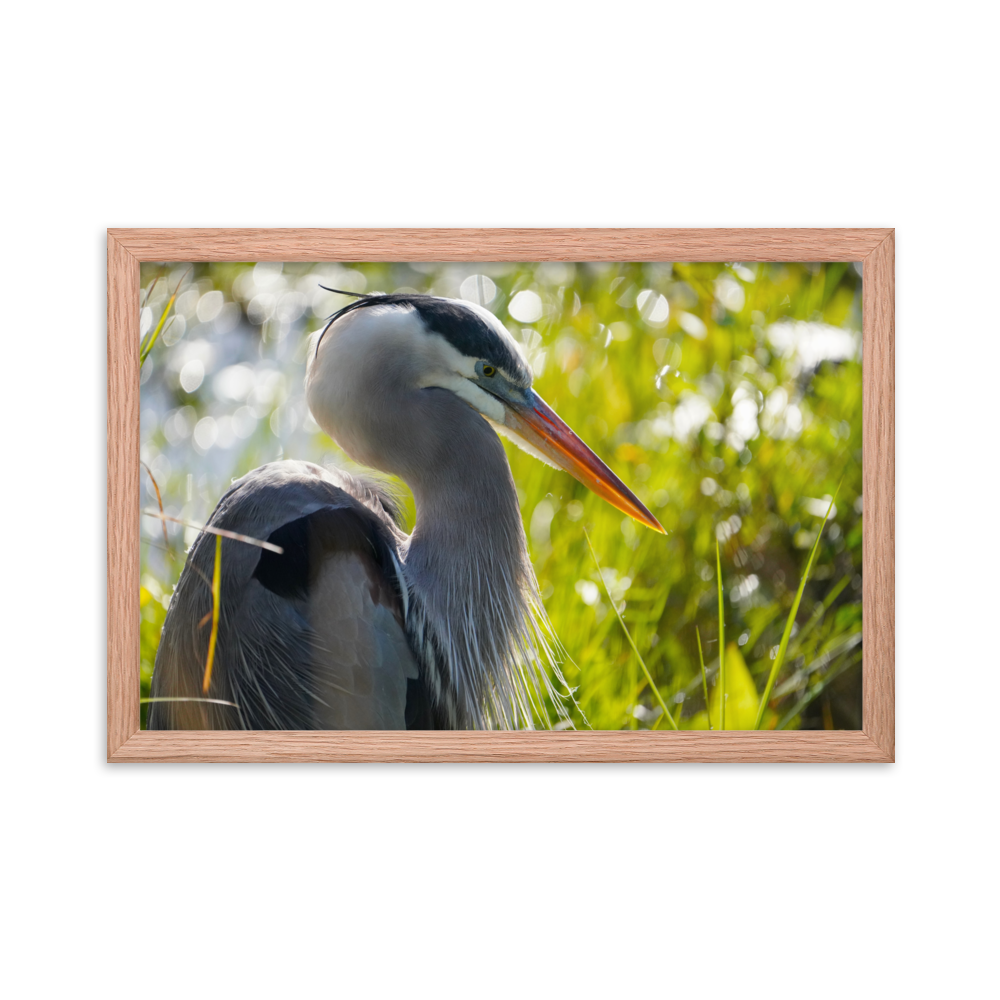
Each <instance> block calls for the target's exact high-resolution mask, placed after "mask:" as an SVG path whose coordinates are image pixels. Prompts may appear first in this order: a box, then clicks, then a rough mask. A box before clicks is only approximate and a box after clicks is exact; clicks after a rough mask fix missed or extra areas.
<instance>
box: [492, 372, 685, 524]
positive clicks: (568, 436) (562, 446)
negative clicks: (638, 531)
mask: <svg viewBox="0 0 1000 1000" xmlns="http://www.w3.org/2000/svg"><path fill="white" fill-rule="evenodd" d="M504 411H505V419H504V424H505V426H506V427H508V428H509V429H510V430H511V431H512V432H513V433H514V434H517V435H518V436H519V437H521V438H523V439H524V440H525V441H526V442H527V443H528V444H530V445H531V446H532V447H533V448H536V449H537V450H538V451H540V452H541V453H542V454H543V455H545V456H546V457H548V458H549V459H551V460H552V462H553V463H554V464H555V465H557V466H558V467H559V468H560V469H564V470H565V471H566V472H568V473H569V474H570V475H571V476H573V478H574V479H578V480H579V481H580V482H581V483H583V485H584V486H586V487H587V489H589V490H591V491H592V492H594V493H596V494H597V495H598V496H599V497H600V498H601V499H602V500H607V502H608V503H609V504H611V506H612V507H617V508H618V510H620V511H622V512H624V513H625V514H628V515H629V517H634V518H635V519H636V520H637V521H639V522H640V523H642V524H644V525H646V527H648V528H652V529H653V530H654V531H659V532H661V533H662V534H664V535H665V534H666V532H665V531H664V530H663V526H662V525H661V524H660V522H659V521H657V520H656V518H655V517H653V515H652V514H651V513H650V512H649V511H648V510H647V509H646V507H645V506H644V505H643V504H642V502H641V501H640V500H639V498H638V497H637V496H636V495H635V494H634V493H633V492H632V491H631V490H630V489H629V488H628V487H627V486H626V485H625V484H624V483H623V482H622V481H621V480H620V479H619V478H618V477H617V476H616V475H615V474H614V473H613V472H612V471H611V470H610V469H609V468H608V467H607V466H606V465H605V464H604V463H603V462H602V461H601V460H600V459H599V458H598V457H597V456H596V455H595V454H594V453H593V452H592V451H591V450H590V449H589V448H588V447H587V446H586V445H585V444H584V443H583V441H581V440H580V438H579V437H577V436H576V434H574V433H573V431H572V430H571V429H570V427H569V425H568V424H567V423H566V422H565V421H564V420H563V419H562V418H561V417H560V416H559V415H558V414H557V413H556V411H555V410H553V409H552V407H551V406H549V404H548V403H546V402H545V400H544V399H542V398H541V396H539V395H538V393H536V392H534V391H533V390H530V389H529V390H528V398H527V401H526V402H525V403H521V404H513V403H511V402H507V404H506V406H505V407H504Z"/></svg>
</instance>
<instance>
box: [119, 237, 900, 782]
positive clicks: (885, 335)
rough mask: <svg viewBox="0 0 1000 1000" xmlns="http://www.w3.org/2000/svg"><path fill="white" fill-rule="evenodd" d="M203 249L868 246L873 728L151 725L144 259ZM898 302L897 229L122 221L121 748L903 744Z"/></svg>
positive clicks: (690, 756)
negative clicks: (142, 474)
mask: <svg viewBox="0 0 1000 1000" xmlns="http://www.w3.org/2000/svg"><path fill="white" fill-rule="evenodd" d="M188 260H193V261H216V260H231V261H259V260H280V261H376V260H382V261H418V260H423V261H462V260H467V261H500V260H510V261H540V260H560V261H588V260H589V261H608V260H622V261H626V260H628V261H658V260H659V261H675V260H683V261H689V260H691V261H731V260H739V261H843V260H850V261H856V260H860V261H863V263H864V277H863V281H864V292H863V301H864V311H863V345H864V346H863V368H862V379H863V394H864V404H863V421H864V430H863V437H864V444H863V468H862V482H863V495H864V502H865V512H864V526H863V532H864V534H863V541H862V544H863V554H862V561H863V574H862V576H863V597H862V602H863V619H862V627H863V633H864V641H863V667H862V684H863V694H862V696H863V710H862V728H861V730H859V731H850V730H837V731H833V732H829V731H822V732H820V731H805V732H746V731H727V732H712V731H708V732H705V731H698V732H694V731H685V732H650V731H629V732H607V731H602V732H556V733H553V732H487V733H480V732H359V731H351V732H328V731H317V732H279V731H266V732H148V731H141V730H140V729H139V615H138V608H139V518H138V515H137V513H136V498H137V497H138V495H139V462H138V456H139V309H138V305H139V265H140V263H142V262H144V261H188ZM894 313H895V231H894V230H892V229H109V230H108V760H109V761H874V762H891V761H893V760H895V385H894V377H895V361H894V358H895V341H894V337H895V333H894Z"/></svg>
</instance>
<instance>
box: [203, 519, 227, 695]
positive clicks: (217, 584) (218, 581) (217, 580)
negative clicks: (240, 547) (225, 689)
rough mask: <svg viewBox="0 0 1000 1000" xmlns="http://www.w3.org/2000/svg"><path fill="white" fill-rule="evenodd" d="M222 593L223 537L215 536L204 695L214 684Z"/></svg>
mask: <svg viewBox="0 0 1000 1000" xmlns="http://www.w3.org/2000/svg"><path fill="white" fill-rule="evenodd" d="M221 592H222V536H221V535H216V536H215V569H214V570H213V571H212V634H211V635H210V636H209V637H208V656H207V658H206V659H205V679H204V680H203V681H202V682H201V691H202V694H208V687H209V685H210V684H211V683H212V664H213V663H214V662H215V642H216V640H217V639H218V638H219V604H220V600H219V598H220V594H221Z"/></svg>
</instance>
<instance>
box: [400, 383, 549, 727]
mask: <svg viewBox="0 0 1000 1000" xmlns="http://www.w3.org/2000/svg"><path fill="white" fill-rule="evenodd" d="M420 397H421V398H420V401H419V403H420V407H421V409H422V410H423V411H424V412H422V413H421V415H420V420H419V422H414V423H413V424H411V426H412V427H413V428H414V430H413V431H411V432H408V433H407V434H406V436H407V437H410V438H411V440H409V441H408V445H409V451H408V458H407V460H406V465H407V468H405V469H401V470H400V474H401V475H403V478H404V479H405V480H406V481H407V483H408V484H409V486H410V488H411V489H412V490H413V494H414V499H415V500H416V507H417V520H416V526H415V528H414V531H413V534H412V535H411V536H410V541H409V544H408V547H407V550H406V554H405V567H406V576H407V578H408V581H409V583H410V586H411V591H412V594H413V596H414V601H413V606H414V613H413V615H412V616H411V618H412V622H411V627H410V632H411V639H412V640H414V641H415V642H416V643H417V644H418V646H419V647H420V648H421V651H422V653H423V654H424V655H423V659H424V663H425V668H426V669H427V671H428V674H429V675H430V676H429V678H428V679H429V680H430V682H431V685H432V687H433V688H434V690H435V694H436V696H437V699H438V701H439V704H440V705H441V706H442V707H443V709H444V710H445V712H446V715H447V716H448V717H449V721H450V723H451V724H452V725H455V726H458V727H462V728H465V727H470V726H472V727H489V726H505V727H517V726H526V725H530V724H531V717H532V713H531V707H530V701H531V700H532V699H533V698H534V697H535V696H536V692H537V679H536V678H535V673H534V666H535V662H536V661H537V652H538V651H537V648H536V647H537V636H536V633H535V629H534V624H533V619H532V605H533V604H535V606H536V607H537V603H536V602H537V590H536V584H535V577H534V573H533V571H532V569H531V564H530V562H529V560H528V554H527V547H526V544H525V538H524V529H523V527H522V524H521V515H520V511H519V509H518V503H517V492H516V490H515V488H514V481H513V478H512V477H511V472H510V466H509V464H508V463H507V457H506V455H505V454H504V450H503V446H502V445H501V443H500V440H499V438H498V437H497V435H496V433H495V431H494V430H493V429H492V428H491V427H490V426H489V424H488V423H487V422H486V421H485V420H484V419H483V418H482V417H480V416H479V415H478V414H477V413H475V412H474V411H473V410H472V409H471V408H470V407H469V406H468V405H467V404H466V403H464V402H462V401H461V400H460V399H458V398H457V397H456V396H454V395H453V394H452V393H450V392H448V391H446V390H431V391H424V392H422V393H420Z"/></svg>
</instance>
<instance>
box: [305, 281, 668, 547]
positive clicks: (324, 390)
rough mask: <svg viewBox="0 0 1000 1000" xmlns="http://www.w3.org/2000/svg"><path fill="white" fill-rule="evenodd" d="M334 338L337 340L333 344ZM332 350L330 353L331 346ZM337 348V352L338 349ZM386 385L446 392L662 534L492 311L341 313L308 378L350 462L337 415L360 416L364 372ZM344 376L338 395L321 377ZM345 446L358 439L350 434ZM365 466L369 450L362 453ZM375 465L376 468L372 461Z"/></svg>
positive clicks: (400, 303)
mask: <svg viewBox="0 0 1000 1000" xmlns="http://www.w3.org/2000/svg"><path fill="white" fill-rule="evenodd" d="M330 334H333V336H332V337H330V336H329V335H330ZM325 341H327V343H326V346H324V342H325ZM334 344H336V346H334ZM362 366H364V367H365V368H366V369H367V370H369V371H370V370H372V369H376V370H377V371H378V372H379V377H380V379H381V380H382V383H383V385H384V386H385V387H386V388H387V389H388V388H390V387H392V386H406V387H413V388H418V389H425V388H442V389H448V390H450V391H451V392H453V393H454V394H455V395H456V396H458V397H459V398H461V399H462V400H463V401H464V402H466V403H467V404H468V405H469V406H471V407H472V408H473V409H474V410H476V411H477V412H478V413H479V414H481V415H482V416H483V417H485V418H486V419H487V420H488V421H490V423H491V424H493V426H494V427H495V428H496V430H497V431H498V432H499V433H501V434H503V435H504V436H505V437H508V438H510V439H511V440H512V441H513V442H514V443H515V444H517V445H518V446H519V447H520V448H522V449H523V450H525V451H527V452H528V453H529V454H531V455H534V456H535V457H536V458H538V459H540V460H541V461H543V462H545V463H547V464H549V465H552V466H555V467H556V468H559V469H563V470H564V471H566V472H568V473H569V474H570V475H571V476H573V477H574V478H576V479H577V480H579V481H580V482H581V483H583V484H584V486H586V487H587V488H588V489H590V490H591V491H592V492H594V493H596V494H597V495H598V496H599V497H601V498H602V499H603V500H606V501H607V502H608V503H610V504H611V505H612V506H614V507H617V508H618V509H619V510H621V511H623V512H624V513H626V514H628V515H629V516H630V517H633V518H635V520H637V521H639V522H641V523H642V524H645V525H646V526H647V527H650V528H652V529H653V530H655V531H660V532H662V531H663V528H662V527H661V525H660V523H659V521H657V520H656V518H655V517H654V516H653V515H652V514H651V513H650V512H649V510H647V509H646V507H645V506H644V505H643V504H642V502H641V501H640V500H639V499H638V498H637V497H636V496H635V494H633V493H632V491H631V490H629V489H628V487H627V486H625V484H624V483H623V482H622V481H621V480H620V479H619V478H618V477H617V476H616V475H615V474H614V473H613V472H612V471H611V469H609V468H608V466H607V465H606V464H605V463H604V462H603V461H601V459H600V458H598V456H597V455H596V454H595V453H594V452H593V451H592V450H591V449H590V448H589V447H587V445H586V444H585V443H584V442H583V441H582V440H581V439H580V438H579V437H578V436H577V435H576V434H575V433H574V432H573V431H572V430H571V429H570V427H569V426H568V425H567V424H566V423H565V422H564V421H563V420H562V419H561V418H560V417H559V416H558V415H557V414H556V412H555V411H554V410H553V409H552V407H550V406H549V405H548V403H546V402H545V400H543V399H542V398H541V396H539V395H538V393H537V392H535V390H534V389H533V388H532V384H531V381H532V378H531V377H532V372H531V368H530V367H529V365H528V363H527V362H526V361H525V359H524V356H523V355H522V353H521V349H520V347H519V346H518V344H517V342H516V341H515V340H514V338H513V337H512V336H511V335H510V333H509V332H508V330H507V329H506V327H505V326H504V325H503V324H502V323H501V322H500V320H498V319H497V318H496V316H494V315H493V314H492V313H491V312H489V311H488V310H487V309H484V308H482V307H481V306H478V305H474V304H472V303H469V302H463V301H458V300H454V299H443V298H437V297H435V296H430V295H416V294H402V293H397V294H393V295H366V296H362V297H359V299H358V301H356V302H353V303H351V304H350V305H349V306H347V307H345V308H344V309H342V310H340V312H338V313H337V314H335V316H334V317H333V318H332V320H331V322H330V324H329V325H328V326H327V328H326V330H324V333H323V335H321V337H320V338H319V340H318V341H317V345H316V349H315V352H314V353H313V360H312V362H311V364H310V371H309V374H308V376H307V395H308V401H309V406H310V409H311V410H312V411H313V415H314V416H315V418H316V420H317V422H318V423H319V424H320V426H321V427H324V429H327V430H330V428H331V427H336V428H339V429H340V433H335V432H334V431H333V430H330V432H331V433H332V434H333V436H334V437H335V438H337V440H339V441H340V442H341V444H342V445H344V446H345V448H346V449H347V450H348V451H349V452H351V451H352V448H351V447H350V442H349V440H345V431H344V429H343V428H344V426H345V424H346V423H348V421H345V420H342V419H338V414H337V413H336V412H335V411H337V410H339V411H340V412H341V413H343V411H344V410H346V409H350V408H352V406H354V405H355V404H354V403H352V400H351V388H350V387H351V386H352V385H356V384H359V381H360V379H359V376H360V375H361V372H360V368H361V367H362ZM334 368H336V369H337V374H338V378H337V382H338V383H339V387H338V389H336V390H333V391H331V388H332V387H331V385H330V384H329V381H330V380H329V379H325V378H324V375H323V372H324V369H326V370H327V371H328V372H330V371H332V370H333V369H334ZM346 436H347V438H350V432H349V431H346ZM354 451H355V452H358V454H357V456H356V457H358V458H359V459H360V460H362V461H365V460H366V459H365V455H364V453H363V449H361V448H355V449H354ZM368 464H377V463H376V462H373V461H371V460H370V459H369V460H368Z"/></svg>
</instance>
